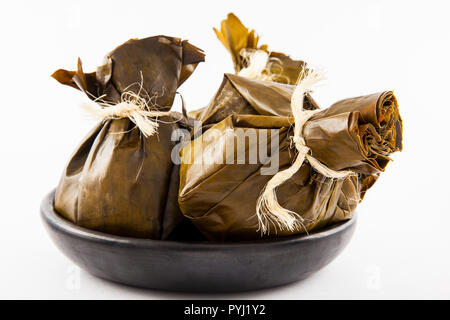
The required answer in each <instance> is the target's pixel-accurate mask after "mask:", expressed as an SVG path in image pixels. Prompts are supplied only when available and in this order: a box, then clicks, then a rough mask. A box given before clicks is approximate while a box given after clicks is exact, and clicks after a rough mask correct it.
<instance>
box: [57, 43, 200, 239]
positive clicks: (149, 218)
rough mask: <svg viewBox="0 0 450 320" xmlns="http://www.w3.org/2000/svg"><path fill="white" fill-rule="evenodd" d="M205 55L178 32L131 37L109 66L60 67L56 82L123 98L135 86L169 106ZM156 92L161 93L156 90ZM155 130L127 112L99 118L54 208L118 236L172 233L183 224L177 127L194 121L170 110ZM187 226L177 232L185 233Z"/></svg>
mask: <svg viewBox="0 0 450 320" xmlns="http://www.w3.org/2000/svg"><path fill="white" fill-rule="evenodd" d="M203 59H204V55H203V53H202V52H201V51H200V49H198V48H196V47H194V46H192V45H190V44H189V43H187V42H186V41H181V40H180V39H177V38H171V37H165V36H158V37H152V38H146V39H142V40H130V41H128V42H126V43H125V44H123V45H121V46H119V47H118V48H116V49H115V50H113V51H112V52H111V53H110V54H109V55H108V56H107V61H109V62H108V63H107V64H106V65H105V66H102V67H99V68H98V69H97V71H96V72H93V73H88V74H85V73H84V72H83V71H82V68H81V62H79V65H78V70H77V71H76V72H71V71H65V70H58V71H57V72H55V73H54V74H53V77H54V78H56V79H57V80H58V81H59V82H61V83H63V84H66V85H69V86H72V87H74V88H77V89H80V90H82V91H84V92H85V93H86V94H87V95H88V96H89V97H90V98H92V99H96V98H102V99H103V100H105V101H112V102H113V103H117V102H120V100H121V94H122V93H124V92H127V91H132V92H134V93H136V94H139V96H140V97H141V98H143V99H146V100H147V102H148V103H149V105H150V106H151V108H152V109H156V110H159V111H161V110H168V109H170V107H171V105H172V102H173V99H174V96H175V93H176V89H177V87H178V86H179V85H181V83H183V81H185V80H186V78H187V77H188V76H189V75H190V74H191V73H192V72H193V71H194V69H195V66H196V64H197V63H198V62H200V61H203ZM155 97H156V98H155ZM158 120H159V121H158V123H159V126H158V128H157V133H156V134H154V135H151V136H149V137H145V136H144V135H143V134H142V133H141V132H140V130H139V129H138V127H136V125H135V124H134V123H133V122H132V121H131V120H130V119H128V118H120V119H107V120H104V121H102V122H101V123H99V124H98V125H97V126H96V127H95V128H94V129H93V130H92V131H91V132H90V133H89V134H88V136H87V137H86V138H85V139H84V141H83V142H82V143H81V144H80V146H79V147H78V148H77V149H76V151H75V153H74V154H73V155H72V157H71V158H70V160H69V162H68V164H67V166H66V169H65V170H64V172H63V175H62V177H61V180H60V182H59V185H58V187H57V190H56V196H55V209H56V210H57V211H58V212H59V213H60V214H61V215H62V216H63V217H65V218H66V219H68V220H70V221H72V222H74V223H76V224H77V225H80V226H82V227H85V228H89V229H93V230H97V231H101V232H106V233H110V234H115V235H120V236H130V237H139V238H151V239H166V238H170V234H171V232H172V231H173V230H174V229H176V228H177V227H178V226H179V225H180V224H186V223H185V218H184V217H183V215H182V214H181V212H180V210H179V207H178V204H177V198H178V187H179V185H178V184H179V183H178V181H179V166H177V165H174V164H173V162H172V158H171V155H172V149H173V148H174V146H175V144H177V143H178V141H172V134H173V132H174V130H177V129H179V128H182V129H186V130H191V125H192V123H190V121H189V120H188V119H187V118H185V117H184V116H183V115H182V114H179V113H175V112H171V113H170V114H169V115H164V116H161V117H159V118H158ZM180 233H182V232H178V234H180Z"/></svg>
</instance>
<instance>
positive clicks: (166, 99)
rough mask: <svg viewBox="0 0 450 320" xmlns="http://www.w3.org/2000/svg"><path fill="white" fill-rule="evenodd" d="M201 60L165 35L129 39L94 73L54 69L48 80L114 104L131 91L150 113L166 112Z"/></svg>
mask: <svg viewBox="0 0 450 320" xmlns="http://www.w3.org/2000/svg"><path fill="white" fill-rule="evenodd" d="M204 60H205V55H204V53H203V51H202V50H201V49H199V48H197V47H195V46H193V45H192V44H190V43H188V42H187V40H181V39H179V38H173V37H167V36H155V37H149V38H144V39H140V40H137V39H131V40H129V41H127V42H125V43H124V44H122V45H120V46H119V47H117V48H116V49H114V50H113V51H111V52H110V53H109V54H107V55H106V57H105V63H104V64H103V65H102V66H99V67H98V68H97V70H96V71H95V72H90V73H84V71H83V68H82V64H81V60H80V59H78V68H77V71H67V70H63V69H59V70H57V71H56V72H55V73H53V75H52V77H53V78H55V79H56V80H58V81H59V82H60V83H62V84H65V85H68V86H71V87H74V88H77V89H80V90H81V91H83V92H85V93H86V94H87V95H88V96H89V97H90V98H91V99H97V98H99V97H101V99H102V100H103V101H106V102H109V103H118V102H120V100H121V95H122V93H124V92H127V91H131V92H134V93H136V94H138V95H139V96H140V97H141V98H144V99H146V101H147V103H148V104H149V105H150V107H151V108H152V109H153V110H159V111H167V110H170V108H171V106H172V103H173V99H174V97H175V93H176V90H177V88H178V87H179V86H180V85H181V84H182V83H183V82H184V81H185V80H186V79H187V78H188V77H189V76H190V75H191V74H192V72H194V70H195V68H196V67H197V65H198V63H200V62H202V61H204Z"/></svg>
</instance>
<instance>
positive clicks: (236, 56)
mask: <svg viewBox="0 0 450 320" xmlns="http://www.w3.org/2000/svg"><path fill="white" fill-rule="evenodd" d="M214 31H215V33H216V36H217V38H218V39H219V40H220V42H222V44H223V45H224V47H225V48H226V49H227V50H228V52H229V53H230V55H231V58H232V60H233V65H234V70H235V72H236V74H237V73H239V71H241V70H242V69H243V68H245V67H247V66H248V65H247V64H248V59H246V58H245V52H246V51H247V52H251V51H253V50H263V51H265V52H267V53H268V54H269V64H268V67H267V70H265V71H264V73H265V74H270V75H272V77H271V80H272V81H275V82H280V83H287V84H296V83H297V81H298V80H299V76H300V73H301V71H302V70H303V69H305V68H306V63H305V62H304V61H301V60H294V59H291V58H290V57H289V56H287V55H286V54H284V53H281V52H273V51H269V50H268V46H267V45H258V42H259V36H258V35H256V33H255V30H250V29H248V28H247V27H245V26H244V25H243V24H242V22H241V21H240V20H239V18H238V17H236V16H235V15H234V14H233V13H229V14H228V16H227V19H225V20H223V21H222V22H221V25H220V30H218V29H216V28H214Z"/></svg>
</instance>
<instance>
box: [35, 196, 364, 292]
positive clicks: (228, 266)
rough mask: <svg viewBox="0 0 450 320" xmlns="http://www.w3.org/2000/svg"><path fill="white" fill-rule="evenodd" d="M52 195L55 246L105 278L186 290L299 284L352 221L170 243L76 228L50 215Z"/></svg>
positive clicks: (331, 253)
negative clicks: (299, 231)
mask: <svg viewBox="0 0 450 320" xmlns="http://www.w3.org/2000/svg"><path fill="white" fill-rule="evenodd" d="M53 203H54V191H53V192H51V193H50V194H48V195H47V196H46V197H45V198H44V200H43V201H42V204H41V215H42V218H43V221H44V224H45V226H46V228H47V230H48V232H49V234H50V236H51V238H52V239H53V242H54V243H55V244H56V246H57V247H58V248H59V249H60V250H61V251H62V252H63V253H64V254H65V255H66V256H67V257H68V258H69V259H71V260H72V261H73V262H74V263H76V264H77V265H78V266H80V267H81V268H83V269H85V270H86V271H88V272H90V273H91V274H93V275H95V276H98V277H100V278H103V279H108V280H111V281H115V282H119V283H123V284H127V285H132V286H137V287H144V288H152V289H160V290H169V291H184V292H237V291H248V290H256V289H262V288H268V287H274V286H279V285H283V284H287V283H291V282H294V281H298V280H301V279H304V278H306V277H308V276H309V275H311V274H312V273H314V272H316V271H318V270H320V269H321V268H323V267H324V266H326V265H327V264H328V263H330V262H331V261H332V260H333V259H334V258H335V257H336V256H337V255H338V254H339V253H340V252H341V251H342V250H343V249H344V247H345V246H346V245H347V243H348V242H349V240H350V238H351V237H352V235H353V231H354V229H355V221H356V218H352V219H351V220H349V221H347V222H344V223H341V224H337V225H334V226H333V227H331V228H328V229H324V230H321V231H320V232H316V233H311V234H309V235H301V236H295V237H284V238H278V239H271V240H261V241H253V242H239V243H208V242H176V241H161V240H147V239H136V238H127V237H118V236H113V235H109V234H106V233H101V232H96V231H91V230H88V229H85V228H81V227H78V226H76V225H75V224H73V223H71V222H69V221H67V220H65V219H64V218H62V217H60V216H59V215H58V213H57V212H55V210H54V206H53Z"/></svg>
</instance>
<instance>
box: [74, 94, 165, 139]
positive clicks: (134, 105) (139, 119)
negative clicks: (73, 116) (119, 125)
mask: <svg viewBox="0 0 450 320" xmlns="http://www.w3.org/2000/svg"><path fill="white" fill-rule="evenodd" d="M82 107H83V109H85V110H86V111H87V112H88V113H89V114H90V115H91V116H92V117H93V118H95V119H98V120H107V119H120V118H129V119H130V120H131V121H132V122H133V123H134V124H135V125H136V126H137V127H138V128H139V130H140V131H141V132H142V134H143V135H144V136H145V137H146V138H148V137H150V136H152V135H153V134H155V133H156V132H157V130H158V126H159V124H158V117H161V116H166V115H169V114H170V112H169V111H167V112H164V111H151V110H150V107H149V105H148V103H147V101H146V100H145V99H143V98H141V97H140V96H139V95H137V94H136V93H134V92H131V91H129V92H124V93H122V95H121V102H119V103H118V104H109V103H105V102H98V99H97V100H96V101H93V102H89V103H87V102H85V103H83V104H82Z"/></svg>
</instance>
